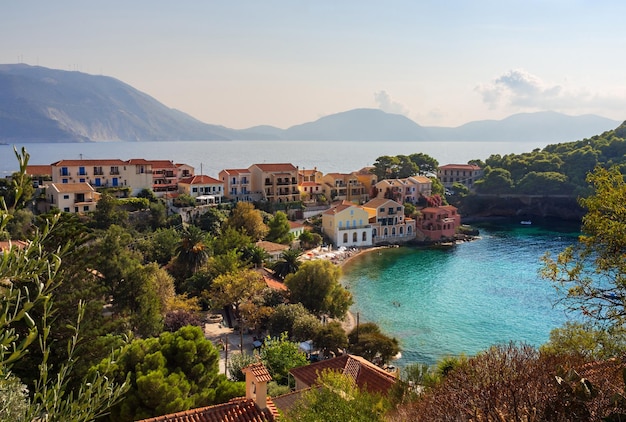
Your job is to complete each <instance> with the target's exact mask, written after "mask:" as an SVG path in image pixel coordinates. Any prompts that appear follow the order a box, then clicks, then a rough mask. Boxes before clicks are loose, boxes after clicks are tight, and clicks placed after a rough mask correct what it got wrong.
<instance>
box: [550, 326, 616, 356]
mask: <svg viewBox="0 0 626 422" xmlns="http://www.w3.org/2000/svg"><path fill="white" fill-rule="evenodd" d="M539 350H540V351H541V352H542V353H550V354H565V355H575V356H581V357H583V358H585V359H588V360H603V359H610V358H613V357H620V356H623V355H624V353H625V352H626V332H624V330H623V329H622V328H609V329H602V328H596V327H594V326H593V325H591V324H590V323H588V322H587V323H580V322H571V321H568V322H566V323H565V325H564V326H563V327H560V328H555V329H553V330H552V331H551V332H550V340H549V341H548V342H547V343H546V344H543V345H542V346H541V347H540V349H539Z"/></svg>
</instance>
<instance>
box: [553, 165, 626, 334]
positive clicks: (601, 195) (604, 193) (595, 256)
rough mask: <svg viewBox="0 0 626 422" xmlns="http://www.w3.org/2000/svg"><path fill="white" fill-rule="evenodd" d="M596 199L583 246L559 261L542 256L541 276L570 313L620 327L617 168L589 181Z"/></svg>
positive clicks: (623, 218)
mask: <svg viewBox="0 0 626 422" xmlns="http://www.w3.org/2000/svg"><path fill="white" fill-rule="evenodd" d="M588 181H589V183H590V184H591V185H592V186H593V190H594V194H593V195H591V196H589V197H587V198H583V199H581V200H580V203H581V205H582V206H583V207H584V208H586V209H587V214H586V215H585V216H584V217H583V226H582V232H583V235H582V236H581V237H580V238H579V243H578V244H577V245H575V246H571V247H569V248H566V249H565V250H564V251H563V252H561V253H560V254H559V255H558V256H557V257H556V259H554V258H552V257H551V256H550V255H549V254H548V255H546V256H545V257H544V267H543V270H542V275H543V276H544V277H545V278H547V279H548V280H551V281H553V282H554V283H555V285H556V286H557V288H558V289H559V290H561V291H562V293H563V298H562V301H563V303H565V304H566V306H567V308H568V309H570V310H573V311H576V312H579V313H581V314H582V315H583V316H585V317H588V318H590V319H591V320H592V321H595V322H600V323H607V324H609V325H612V326H614V327H621V326H623V324H624V317H625V316H626V309H625V308H624V303H626V260H624V255H625V254H626V236H625V235H624V233H626V205H625V204H626V183H624V177H623V176H622V174H621V172H620V171H619V169H618V168H616V167H613V168H611V169H610V170H607V169H604V168H601V167H598V168H596V170H595V171H594V173H590V174H589V176H588Z"/></svg>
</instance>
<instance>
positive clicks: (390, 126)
mask: <svg viewBox="0 0 626 422" xmlns="http://www.w3.org/2000/svg"><path fill="white" fill-rule="evenodd" d="M283 138H284V139H294V140H313V141H427V140H428V132H427V131H426V130H425V129H424V128H423V127H421V126H420V125H418V124H417V123H415V122H414V121H413V120H410V119H408V118H407V117H405V116H401V115H399V114H389V113H385V112H384V111H381V110H374V109H367V108H360V109H356V110H350V111H345V112H343V113H337V114H331V115H330V116H325V117H322V118H321V119H319V120H316V121H315V122H311V123H304V124H301V125H297V126H292V127H290V128H289V129H286V130H285V131H284V133H283Z"/></svg>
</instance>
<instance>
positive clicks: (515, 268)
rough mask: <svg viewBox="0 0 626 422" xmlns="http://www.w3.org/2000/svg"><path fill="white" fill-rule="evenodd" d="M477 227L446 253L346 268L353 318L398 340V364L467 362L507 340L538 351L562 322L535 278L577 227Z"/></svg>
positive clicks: (384, 257) (393, 256) (386, 253)
mask: <svg viewBox="0 0 626 422" xmlns="http://www.w3.org/2000/svg"><path fill="white" fill-rule="evenodd" d="M477 228H479V229H480V232H481V234H480V238H479V239H477V240H475V241H473V242H467V243H463V244H459V245H456V246H455V247H453V248H450V249H446V250H442V249H424V248H410V247H402V248H395V249H384V250H381V251H380V253H378V252H370V253H368V254H364V255H362V256H360V257H357V258H355V259H354V260H353V261H351V262H349V263H348V264H346V266H344V277H343V283H344V285H345V286H346V287H347V288H348V289H349V290H350V291H351V292H352V294H353V296H354V299H355V304H354V305H353V307H352V309H351V311H352V312H353V313H355V314H356V313H357V312H358V313H359V319H360V321H361V322H364V321H373V322H376V323H378V324H379V325H380V326H381V328H382V329H383V331H385V332H386V333H387V334H389V335H392V336H395V337H396V338H398V339H399V340H400V343H401V348H402V358H401V359H400V360H399V361H398V364H399V365H406V364H407V363H411V362H421V363H427V364H433V363H435V362H436V361H437V360H438V359H440V358H441V357H444V356H449V355H459V354H461V353H465V354H468V355H473V354H475V353H476V352H479V351H481V350H484V349H486V348H487V347H489V346H490V345H493V344H496V343H504V342H508V341H510V340H513V341H524V342H526V343H529V344H532V345H535V346H539V345H541V344H543V343H545V342H546V341H547V340H548V338H549V334H550V330H551V329H553V328H556V327H559V326H561V325H562V324H563V323H564V322H565V321H566V319H567V318H568V315H566V314H565V313H564V311H563V309H562V307H560V306H555V305H554V303H555V301H556V299H557V298H558V295H557V293H556V291H555V289H554V287H553V286H552V285H551V283H550V282H548V281H546V280H543V279H541V277H540V276H539V274H538V271H539V269H540V268H541V257H542V256H543V255H544V254H545V253H546V252H547V251H550V252H552V253H558V252H560V251H562V250H563V249H564V248H565V247H566V246H568V245H570V244H572V243H575V241H576V236H577V235H578V231H577V229H578V226H573V225H563V224H562V223H561V224H560V225H559V226H558V227H557V226H556V225H555V223H549V222H544V224H536V223H533V225H532V226H522V225H520V224H519V222H516V223H509V224H504V223H503V224H499V225H494V224H492V225H489V226H486V225H483V226H477Z"/></svg>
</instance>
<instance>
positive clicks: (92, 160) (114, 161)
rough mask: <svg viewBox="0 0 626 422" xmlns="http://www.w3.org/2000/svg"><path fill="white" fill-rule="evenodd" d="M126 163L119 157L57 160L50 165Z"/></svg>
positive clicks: (108, 164)
mask: <svg viewBox="0 0 626 422" xmlns="http://www.w3.org/2000/svg"><path fill="white" fill-rule="evenodd" d="M124 164H126V161H123V160H120V159H119V158H113V159H104V160H96V159H87V160H59V161H56V162H54V163H52V164H51V165H52V166H54V167H60V166H68V167H70V166H94V165H95V166H110V165H112V166H123V165H124Z"/></svg>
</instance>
